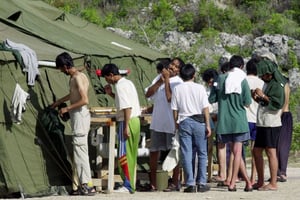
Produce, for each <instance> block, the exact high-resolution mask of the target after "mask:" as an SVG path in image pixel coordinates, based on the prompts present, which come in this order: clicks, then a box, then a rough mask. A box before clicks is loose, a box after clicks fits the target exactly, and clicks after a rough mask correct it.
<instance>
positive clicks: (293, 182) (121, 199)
mask: <svg viewBox="0 0 300 200" xmlns="http://www.w3.org/2000/svg"><path fill="white" fill-rule="evenodd" d="M265 176H266V178H267V179H268V178H269V171H268V169H266V173H265ZM210 185H211V190H210V191H208V192H205V193H183V192H182V191H181V192H170V193H166V192H136V193H135V194H129V193H117V192H113V193H111V194H104V193H98V194H96V195H95V196H48V197H40V198H30V199H32V200H35V199H42V200H75V199H78V200H79V199H91V200H94V199H101V200H106V199H118V200H135V199H136V200H141V199H143V200H154V199H164V200H176V199H184V200H189V199H197V200H199V199H200V200H201V199H216V200H219V199H222V200H232V199H255V200H267V199H270V198H271V199H272V200H282V199H288V200H294V199H295V200H296V199H297V200H298V199H300V166H299V163H298V162H297V163H293V164H289V168H288V181H287V182H284V183H278V190H277V191H256V190H255V191H253V192H244V191H243V188H244V187H245V184H244V182H241V183H238V184H237V192H228V191H227V188H225V187H217V186H216V183H210Z"/></svg>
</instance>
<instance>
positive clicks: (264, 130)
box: [252, 60, 286, 191]
mask: <svg viewBox="0 0 300 200" xmlns="http://www.w3.org/2000/svg"><path fill="white" fill-rule="evenodd" d="M257 74H258V76H259V77H260V78H261V79H262V80H263V81H264V82H265V85H264V87H263V90H261V89H259V88H257V89H255V90H254V91H253V92H252V97H253V99H254V100H255V101H257V102H258V103H259V106H258V110H257V122H256V127H257V133H256V139H255V144H254V149H253V153H254V157H255V164H256V168H257V175H258V180H257V183H256V184H254V185H253V188H254V189H258V190H259V191H267V190H277V170H278V160H277V155H276V147H277V143H278V138H279V134H280V130H281V125H282V123H281V110H282V106H283V105H284V98H285V95H284V85H285V83H286V80H285V79H284V77H283V76H282V75H281V73H280V72H279V70H278V66H277V65H276V64H275V63H274V62H272V61H269V60H261V61H260V62H259V63H258V64H257ZM264 150H265V152H266V154H267V157H268V161H269V169H270V175H271V178H270V182H269V183H268V184H267V185H265V183H264V178H265V177H264V160H263V151H264Z"/></svg>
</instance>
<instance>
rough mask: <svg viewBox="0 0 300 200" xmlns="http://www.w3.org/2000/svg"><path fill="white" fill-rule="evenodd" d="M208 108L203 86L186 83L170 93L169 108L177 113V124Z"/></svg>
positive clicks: (190, 82)
mask: <svg viewBox="0 0 300 200" xmlns="http://www.w3.org/2000/svg"><path fill="white" fill-rule="evenodd" d="M207 107H209V102H208V97H207V93H206V90H205V88H204V86H203V85H201V84H198V83H195V82H192V81H186V82H183V83H182V84H180V85H178V86H176V87H175V88H174V90H173V93H172V101H171V108H172V110H177V111H178V123H179V122H181V121H183V120H184V119H185V118H187V117H190V116H192V115H196V114H203V113H202V110H203V109H204V108H207Z"/></svg>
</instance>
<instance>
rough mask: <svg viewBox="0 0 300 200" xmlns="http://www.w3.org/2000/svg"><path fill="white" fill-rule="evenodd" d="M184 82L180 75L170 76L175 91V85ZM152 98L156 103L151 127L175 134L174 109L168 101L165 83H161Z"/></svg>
mask: <svg viewBox="0 0 300 200" xmlns="http://www.w3.org/2000/svg"><path fill="white" fill-rule="evenodd" d="M182 82H183V81H182V79H181V78H180V77H179V76H174V77H172V78H170V87H171V90H172V91H173V89H174V87H175V86H176V85H178V84H180V83H182ZM154 83H155V82H154ZM154 83H152V84H154ZM150 99H151V100H153V104H154V107H153V112H152V121H151V124H150V129H151V130H154V131H158V132H164V133H172V134H174V133H175V124H174V117H173V111H172V110H171V105H170V102H168V101H167V97H166V92H165V85H164V84H163V85H161V86H160V87H159V88H158V90H157V91H156V92H155V93H154V94H153V95H152V96H151V97H150Z"/></svg>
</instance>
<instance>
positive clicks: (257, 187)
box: [252, 183, 263, 190]
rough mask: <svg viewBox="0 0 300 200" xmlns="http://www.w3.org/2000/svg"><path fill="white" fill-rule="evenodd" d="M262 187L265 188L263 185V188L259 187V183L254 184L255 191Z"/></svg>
mask: <svg viewBox="0 0 300 200" xmlns="http://www.w3.org/2000/svg"><path fill="white" fill-rule="evenodd" d="M261 187H263V185H262V186H258V184H257V183H254V184H253V185H252V188H253V190H258V189H259V188H261Z"/></svg>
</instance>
